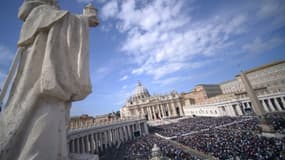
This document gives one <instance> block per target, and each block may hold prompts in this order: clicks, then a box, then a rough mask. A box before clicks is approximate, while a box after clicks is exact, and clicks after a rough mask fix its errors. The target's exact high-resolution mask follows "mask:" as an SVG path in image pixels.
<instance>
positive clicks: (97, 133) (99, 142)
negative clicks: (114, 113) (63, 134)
mask: <svg viewBox="0 0 285 160" xmlns="http://www.w3.org/2000/svg"><path fill="white" fill-rule="evenodd" d="M147 134H148V126H147V123H146V120H144V119H141V120H127V121H124V122H121V123H114V124H107V125H101V126H95V127H93V128H86V129H79V130H72V131H70V132H69V135H68V146H69V152H70V153H90V154H98V153H100V152H102V151H104V150H105V149H107V148H108V147H110V146H117V145H120V144H121V143H122V142H126V141H129V140H132V139H134V138H136V137H139V136H144V135H147Z"/></svg>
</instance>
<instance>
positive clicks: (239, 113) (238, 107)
mask: <svg viewBox="0 0 285 160" xmlns="http://www.w3.org/2000/svg"><path fill="white" fill-rule="evenodd" d="M236 110H237V112H238V115H239V116H240V115H241V116H242V115H243V113H242V110H241V108H240V106H239V104H236Z"/></svg>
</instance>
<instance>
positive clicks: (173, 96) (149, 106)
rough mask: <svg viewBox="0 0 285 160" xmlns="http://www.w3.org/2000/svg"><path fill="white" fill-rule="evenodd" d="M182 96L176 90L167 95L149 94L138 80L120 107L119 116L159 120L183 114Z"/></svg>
mask: <svg viewBox="0 0 285 160" xmlns="http://www.w3.org/2000/svg"><path fill="white" fill-rule="evenodd" d="M183 103H184V100H183V97H182V96H181V94H178V93H177V92H176V91H172V92H171V93H170V94H167V95H155V96H152V95H150V93H149V91H148V89H147V88H145V87H144V86H143V85H142V84H141V82H138V84H137V86H136V88H135V91H134V93H133V95H132V96H131V97H129V99H128V100H127V102H126V104H125V105H124V106H123V107H122V108H121V109H120V114H121V118H130V117H141V118H145V119H147V120H159V119H163V118H174V117H181V116H184V110H183Z"/></svg>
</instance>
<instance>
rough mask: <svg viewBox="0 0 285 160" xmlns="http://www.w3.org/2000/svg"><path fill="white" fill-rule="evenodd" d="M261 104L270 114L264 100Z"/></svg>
mask: <svg viewBox="0 0 285 160" xmlns="http://www.w3.org/2000/svg"><path fill="white" fill-rule="evenodd" d="M261 104H262V106H263V108H264V110H265V112H267V113H269V112H270V110H269V109H268V108H267V105H266V104H265V102H264V100H261Z"/></svg>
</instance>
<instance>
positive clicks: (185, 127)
mask: <svg viewBox="0 0 285 160" xmlns="http://www.w3.org/2000/svg"><path fill="white" fill-rule="evenodd" d="M238 120H242V118H240V117H218V118H213V117H195V118H188V119H183V120H180V121H179V122H177V123H172V124H168V125H162V126H157V127H152V128H150V131H151V132H153V133H159V134H160V135H163V136H167V137H172V136H180V135H182V134H185V133H189V132H192V131H199V130H202V129H206V128H212V127H215V126H219V125H224V124H228V123H231V122H235V121H238Z"/></svg>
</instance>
